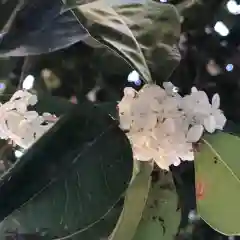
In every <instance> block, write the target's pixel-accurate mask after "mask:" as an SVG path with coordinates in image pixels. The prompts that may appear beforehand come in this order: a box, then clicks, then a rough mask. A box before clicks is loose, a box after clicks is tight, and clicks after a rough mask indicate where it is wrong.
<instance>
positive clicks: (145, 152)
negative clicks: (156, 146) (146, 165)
mask: <svg viewBox="0 0 240 240" xmlns="http://www.w3.org/2000/svg"><path fill="white" fill-rule="evenodd" d="M133 155H134V157H135V158H136V159H137V160H139V161H150V160H151V159H152V158H153V156H152V153H151V150H149V149H148V148H144V147H141V148H139V147H134V148H133Z"/></svg>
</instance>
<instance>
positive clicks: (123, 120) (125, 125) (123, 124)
mask: <svg viewBox="0 0 240 240" xmlns="http://www.w3.org/2000/svg"><path fill="white" fill-rule="evenodd" d="M119 122H120V128H122V129H124V130H129V129H130V127H131V123H132V119H131V118H130V117H129V116H127V115H126V114H123V115H120V118H119Z"/></svg>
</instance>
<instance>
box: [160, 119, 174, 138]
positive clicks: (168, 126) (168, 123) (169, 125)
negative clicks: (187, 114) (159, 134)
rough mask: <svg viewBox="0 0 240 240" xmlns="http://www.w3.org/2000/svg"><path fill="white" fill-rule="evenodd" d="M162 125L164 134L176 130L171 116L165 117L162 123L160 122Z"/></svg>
mask: <svg viewBox="0 0 240 240" xmlns="http://www.w3.org/2000/svg"><path fill="white" fill-rule="evenodd" d="M162 127H163V129H164V132H165V133H166V134H172V133H174V132H175V131H176V129H175V122H174V120H173V119H172V118H168V119H166V120H165V121H164V122H163V124H162Z"/></svg>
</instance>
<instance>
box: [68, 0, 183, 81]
mask: <svg viewBox="0 0 240 240" xmlns="http://www.w3.org/2000/svg"><path fill="white" fill-rule="evenodd" d="M76 1H77V0H76ZM66 2H68V1H66ZM71 2H72V1H71ZM73 11H74V13H75V14H76V16H77V17H78V19H79V20H80V21H81V23H82V24H83V25H84V26H85V27H86V28H87V29H88V30H89V32H90V34H91V35H92V36H93V37H94V38H96V39H98V40H99V42H101V43H103V44H104V45H105V46H107V47H108V48H110V49H111V50H113V51H114V52H115V53H117V54H118V55H119V56H121V57H122V58H123V59H125V60H126V61H127V62H128V63H129V64H130V66H132V67H133V68H134V69H135V70H137V71H138V72H139V73H140V74H141V75H142V77H143V79H144V80H145V81H146V82H152V78H155V77H158V76H161V77H162V79H166V78H167V77H168V76H169V75H170V74H171V73H172V71H173V70H174V68H175V67H176V66H177V64H178V62H179V60H180V55H179V52H178V51H177V49H176V43H177V41H178V38H179V35H180V20H179V16H178V14H177V11H176V9H175V8H174V7H173V6H172V5H168V4H161V3H156V2H153V1H150V0H147V1H145V2H141V3H140V2H139V3H138V2H137V3H132V2H131V1H130V2H129V3H128V2H123V4H119V3H116V5H114V4H110V3H109V2H108V1H106V0H100V1H96V2H93V3H89V4H83V5H81V6H78V7H76V8H74V9H73ZM151 75H152V76H151Z"/></svg>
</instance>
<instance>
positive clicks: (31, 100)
mask: <svg viewBox="0 0 240 240" xmlns="http://www.w3.org/2000/svg"><path fill="white" fill-rule="evenodd" d="M37 101H38V98H37V96H36V95H32V96H31V97H29V99H28V104H29V105H31V106H34V105H35V104H36V103H37Z"/></svg>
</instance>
